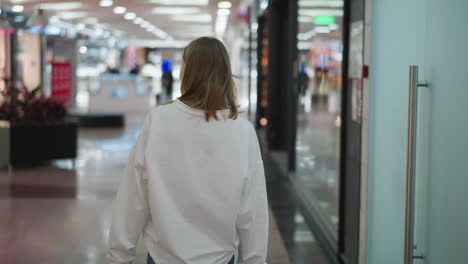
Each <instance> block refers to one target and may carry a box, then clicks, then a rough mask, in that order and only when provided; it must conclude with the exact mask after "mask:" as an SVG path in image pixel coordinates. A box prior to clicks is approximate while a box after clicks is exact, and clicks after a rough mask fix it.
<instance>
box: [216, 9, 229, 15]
mask: <svg viewBox="0 0 468 264" xmlns="http://www.w3.org/2000/svg"><path fill="white" fill-rule="evenodd" d="M217 14H218V16H229V14H231V11H230V10H229V9H218V12H217Z"/></svg>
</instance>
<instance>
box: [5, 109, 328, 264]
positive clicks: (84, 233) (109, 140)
mask: <svg viewBox="0 0 468 264" xmlns="http://www.w3.org/2000/svg"><path fill="white" fill-rule="evenodd" d="M141 123H142V116H141V115H134V116H129V117H128V118H127V125H126V127H125V128H124V129H80V131H79V143H78V145H79V155H78V158H77V160H76V161H74V162H72V161H70V160H60V161H54V162H51V163H49V164H44V165H41V166H35V167H30V168H15V169H14V170H13V171H12V172H11V173H10V172H9V171H8V170H7V169H6V168H2V169H0V263H1V264H29V263H34V264H64V263H66V264H94V263H105V250H106V241H107V236H108V230H109V226H110V223H111V207H112V200H113V199H114V196H115V194H116V190H117V187H118V184H119V180H120V177H121V174H122V171H123V169H124V166H125V162H126V159H127V156H128V153H129V150H130V148H131V146H132V144H133V142H134V141H135V139H136V137H137V134H138V131H139V129H140V126H141ZM269 192H270V198H271V197H275V194H274V193H271V191H269ZM273 206H274V208H275V209H277V208H278V207H277V205H276V204H273ZM274 215H275V216H276V217H279V218H278V219H280V221H279V222H278V225H276V223H275V220H274V218H271V227H270V248H269V257H268V259H269V263H270V264H289V263H290V261H289V258H288V253H287V252H286V249H291V241H290V240H291V238H289V237H288V238H286V244H285V243H283V239H282V236H281V235H280V233H279V232H278V229H280V230H283V231H285V230H287V228H288V227H287V225H288V223H286V222H285V221H289V220H288V219H287V218H285V217H283V216H282V215H281V214H277V213H275V214H274ZM294 225H295V224H294ZM298 226H300V225H298ZM298 230H300V229H298ZM282 234H284V232H282ZM294 237H295V238H294V239H293V240H294V241H299V240H304V239H306V240H307V241H310V238H311V235H310V233H303V231H298V232H295V235H294ZM285 245H286V247H285ZM301 245H302V244H301ZM303 245H304V246H307V244H303ZM301 250H302V249H300V248H299V246H297V247H296V249H294V246H293V251H292V252H293V255H291V259H292V260H293V261H292V263H316V264H319V263H322V262H311V261H307V260H305V259H304V260H303V261H296V260H297V256H301V254H302V253H300V251H301ZM313 250H315V249H313ZM145 257H146V251H145V249H144V247H143V246H142V245H141V244H140V245H139V247H138V249H137V260H136V262H135V263H145Z"/></svg>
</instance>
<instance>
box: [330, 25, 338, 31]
mask: <svg viewBox="0 0 468 264" xmlns="http://www.w3.org/2000/svg"><path fill="white" fill-rule="evenodd" d="M328 28H329V29H330V30H337V29H338V28H340V27H339V26H338V25H337V24H331V25H329V26H328Z"/></svg>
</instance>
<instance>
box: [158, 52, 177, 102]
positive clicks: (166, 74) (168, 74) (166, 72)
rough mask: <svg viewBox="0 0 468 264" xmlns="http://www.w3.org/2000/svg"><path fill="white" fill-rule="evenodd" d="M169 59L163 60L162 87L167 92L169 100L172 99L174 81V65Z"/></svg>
mask: <svg viewBox="0 0 468 264" xmlns="http://www.w3.org/2000/svg"><path fill="white" fill-rule="evenodd" d="M171 64H172V63H171V61H170V60H169V59H164V60H163V62H162V66H161V68H162V73H163V74H162V78H161V82H162V87H163V90H164V92H165V93H166V96H167V98H166V99H167V100H172V86H173V83H174V78H173V77H172V69H171V67H172V65H171Z"/></svg>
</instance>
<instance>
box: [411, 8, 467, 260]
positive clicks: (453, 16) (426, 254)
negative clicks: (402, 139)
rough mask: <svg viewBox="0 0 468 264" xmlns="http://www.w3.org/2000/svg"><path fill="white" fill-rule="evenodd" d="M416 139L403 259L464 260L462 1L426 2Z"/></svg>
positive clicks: (464, 53)
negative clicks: (409, 252)
mask: <svg viewBox="0 0 468 264" xmlns="http://www.w3.org/2000/svg"><path fill="white" fill-rule="evenodd" d="M424 8H425V23H426V25H425V27H426V29H427V30H426V31H425V39H424V40H425V41H424V46H423V47H421V48H422V49H423V50H424V62H423V64H422V65H421V67H420V78H419V80H422V79H425V80H427V83H428V87H427V88H426V87H420V88H418V91H419V100H418V102H419V108H418V109H417V116H418V119H419V121H418V131H417V134H416V136H415V138H416V141H417V142H416V144H417V147H416V155H415V160H416V164H417V165H416V169H415V170H416V175H415V182H414V183H415V196H414V197H415V204H414V211H413V212H414V214H415V218H414V245H415V249H414V251H413V256H412V260H407V262H405V263H416V264H420V263H427V264H433V263H466V262H467V261H468V250H466V249H467V246H466V245H467V244H468V236H467V235H463V234H464V233H465V232H466V228H467V226H468V206H467V202H468V201H467V200H468V198H467V196H466V187H467V186H468V139H467V135H468V122H467V118H466V116H467V114H468V107H467V100H468V66H467V63H468V51H467V48H468V31H467V29H466V17H465V16H466V12H467V10H468V1H466V0H453V1H442V0H428V1H426V2H425V7H424Z"/></svg>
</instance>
